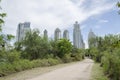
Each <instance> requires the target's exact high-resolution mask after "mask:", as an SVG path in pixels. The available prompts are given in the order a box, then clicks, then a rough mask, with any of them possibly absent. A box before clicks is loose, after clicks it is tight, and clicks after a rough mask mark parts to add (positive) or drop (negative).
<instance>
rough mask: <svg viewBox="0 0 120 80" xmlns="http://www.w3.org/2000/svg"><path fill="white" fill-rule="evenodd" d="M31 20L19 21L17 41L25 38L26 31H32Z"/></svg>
mask: <svg viewBox="0 0 120 80" xmlns="http://www.w3.org/2000/svg"><path fill="white" fill-rule="evenodd" d="M30 30H31V29H30V22H24V23H19V24H18V28H17V35H16V38H17V42H20V41H22V40H24V38H25V36H26V32H27V31H30Z"/></svg>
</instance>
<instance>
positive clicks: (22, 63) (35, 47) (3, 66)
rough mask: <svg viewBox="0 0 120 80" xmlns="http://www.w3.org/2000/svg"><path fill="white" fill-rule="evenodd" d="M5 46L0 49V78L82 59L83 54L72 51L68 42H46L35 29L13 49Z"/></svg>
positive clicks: (63, 40) (64, 40)
mask: <svg viewBox="0 0 120 80" xmlns="http://www.w3.org/2000/svg"><path fill="white" fill-rule="evenodd" d="M6 46H7V45H4V47H2V46H1V48H0V76H5V75H8V74H10V73H14V72H18V71H22V70H26V69H31V68H35V67H43V66H52V65H56V64H59V63H66V62H71V61H79V60H82V59H83V54H82V53H83V52H82V51H81V50H77V49H76V50H73V47H72V44H71V42H70V41H69V40H66V39H60V40H57V41H54V40H47V39H45V38H44V37H42V36H40V33H39V30H37V29H34V30H31V31H30V32H27V33H26V37H25V39H24V40H22V41H21V42H16V43H15V48H12V49H8V47H6ZM73 54H74V55H73Z"/></svg>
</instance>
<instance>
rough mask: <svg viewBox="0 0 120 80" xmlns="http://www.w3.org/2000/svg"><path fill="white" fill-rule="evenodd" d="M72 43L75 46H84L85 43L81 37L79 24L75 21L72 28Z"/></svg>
mask: <svg viewBox="0 0 120 80" xmlns="http://www.w3.org/2000/svg"><path fill="white" fill-rule="evenodd" d="M73 45H74V47H75V48H84V47H85V44H84V42H83V38H82V35H81V31H80V25H79V24H78V22H77V21H76V22H75V24H74V30H73Z"/></svg>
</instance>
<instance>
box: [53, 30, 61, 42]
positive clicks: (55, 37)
mask: <svg viewBox="0 0 120 80" xmlns="http://www.w3.org/2000/svg"><path fill="white" fill-rule="evenodd" d="M60 38H61V31H60V29H59V28H56V30H55V33H54V39H55V40H58V39H60Z"/></svg>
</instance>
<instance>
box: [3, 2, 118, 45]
mask: <svg viewBox="0 0 120 80" xmlns="http://www.w3.org/2000/svg"><path fill="white" fill-rule="evenodd" d="M117 1H118V0H2V2H1V7H2V11H3V12H6V13H7V17H6V18H5V24H4V26H3V32H4V33H6V34H13V35H16V30H17V26H18V24H19V23H22V22H31V28H38V29H39V30H40V32H41V33H43V30H44V29H47V30H48V33H49V37H51V36H52V35H53V34H54V30H55V28H57V27H58V28H60V29H61V31H62V32H63V30H65V29H68V30H69V33H70V38H71V41H72V32H73V30H72V29H73V24H74V23H75V21H78V22H79V24H80V25H81V32H82V35H83V39H84V42H85V43H86V47H87V36H88V32H89V31H90V29H92V30H93V32H95V34H96V35H98V36H99V35H100V36H103V35H105V34H109V33H111V34H116V33H119V32H120V26H119V25H120V15H118V13H117V11H118V9H117V7H116V2H117Z"/></svg>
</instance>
